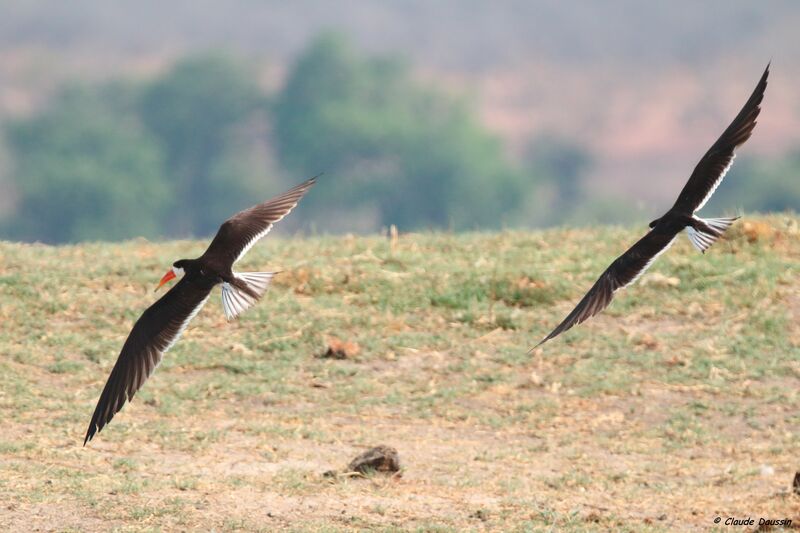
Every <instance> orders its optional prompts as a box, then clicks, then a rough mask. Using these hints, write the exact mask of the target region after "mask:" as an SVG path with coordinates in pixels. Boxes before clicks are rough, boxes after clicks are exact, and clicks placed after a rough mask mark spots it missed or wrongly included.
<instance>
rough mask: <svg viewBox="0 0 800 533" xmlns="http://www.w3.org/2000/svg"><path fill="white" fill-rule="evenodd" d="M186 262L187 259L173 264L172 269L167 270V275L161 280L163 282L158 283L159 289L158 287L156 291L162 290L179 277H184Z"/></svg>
mask: <svg viewBox="0 0 800 533" xmlns="http://www.w3.org/2000/svg"><path fill="white" fill-rule="evenodd" d="M185 261H186V260H185V259H180V260H178V261H175V262H174V263H172V268H170V269H169V270H167V273H166V274H164V276H163V277H162V278H161V281H159V282H158V287H156V289H155V290H158V289H160V288H161V287H162V286H163V285H164V284H165V283H167V282H168V281H171V280H173V279H175V278H177V277H179V276H183V274H184V272H185V270H184V264H185Z"/></svg>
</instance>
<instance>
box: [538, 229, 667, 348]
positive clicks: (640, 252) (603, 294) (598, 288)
mask: <svg viewBox="0 0 800 533" xmlns="http://www.w3.org/2000/svg"><path fill="white" fill-rule="evenodd" d="M676 236H677V233H676V232H674V231H671V230H662V229H661V227H660V226H656V227H655V228H654V229H652V230H650V232H649V233H648V234H647V235H645V236H644V237H642V238H641V239H639V241H637V242H636V244H634V245H633V246H631V247H630V248H629V249H628V250H627V251H626V252H625V253H624V254H622V255H621V256H619V257H618V258H617V259H616V260H615V261H614V262H613V263H611V265H610V266H609V267H608V268H607V269H606V271H605V272H603V274H602V275H601V276H600V277H599V278H598V280H597V281H596V282H595V284H594V285H593V286H592V288H591V289H589V292H587V293H586V296H584V297H583V299H582V300H581V301H580V302H579V303H578V305H576V306H575V309H573V310H572V312H571V313H570V314H569V315H567V318H565V319H564V320H563V321H562V322H561V324H559V325H558V326H557V327H556V329H554V330H553V331H552V332H551V333H550V334H549V335H548V336H547V337H545V338H544V339H542V340H541V341H540V342H539V344H537V345H536V346H534V347H533V349H532V350H535V349H536V348H538V347H539V346H541V345H542V344H544V343H545V342H547V341H549V340H550V339H552V338H553V337H556V336H558V335H560V334H561V333H563V332H565V331H567V330H568V329H570V328H571V327H572V326H576V325H578V324H580V323H582V322H584V321H585V320H587V319H589V318H591V317H593V316H594V315H596V314H597V313H599V312H600V311H602V310H603V309H605V308H606V307H608V305H609V304H610V303H611V300H612V299H613V298H614V293H615V292H616V291H617V290H619V289H621V288H623V287H626V286H628V285H630V284H631V283H633V282H634V281H636V280H637V279H638V278H639V276H641V275H642V274H644V272H645V270H647V268H648V267H649V266H650V265H651V264H652V263H653V261H655V260H656V258H657V257H658V256H659V255H661V254H662V253H664V252H665V251H667V249H668V248H669V247H670V245H671V244H672V241H674V240H675V237H676Z"/></svg>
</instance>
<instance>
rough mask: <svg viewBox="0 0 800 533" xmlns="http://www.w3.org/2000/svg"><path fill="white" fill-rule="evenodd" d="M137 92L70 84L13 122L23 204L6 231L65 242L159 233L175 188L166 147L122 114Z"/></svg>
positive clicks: (17, 185)
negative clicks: (165, 165) (166, 167)
mask: <svg viewBox="0 0 800 533" xmlns="http://www.w3.org/2000/svg"><path fill="white" fill-rule="evenodd" d="M132 94H133V93H132V92H131V91H130V89H129V88H128V87H126V86H124V85H121V84H113V85H109V86H106V87H103V88H100V89H95V90H89V89H86V88H81V87H71V88H68V89H66V90H64V91H63V92H62V93H61V94H59V95H58V96H57V97H56V98H55V99H54V100H53V102H52V103H51V105H50V106H49V107H48V108H47V109H45V110H44V111H43V112H42V113H41V114H39V115H37V116H34V117H32V118H30V119H26V120H20V121H17V122H15V123H12V124H10V125H9V127H8V128H7V131H6V134H7V141H8V145H9V148H10V150H11V152H12V153H13V156H14V168H13V172H12V179H13V182H14V186H15V189H16V192H17V194H18V196H19V203H18V205H17V206H16V209H15V212H14V213H12V215H11V216H10V217H9V218H8V219H6V220H5V221H4V224H3V234H5V235H6V236H8V237H9V238H14V239H23V240H30V241H33V240H39V241H44V242H49V243H61V242H72V241H78V240H86V239H123V238H130V237H134V236H138V235H145V236H154V235H157V234H158V233H159V229H160V228H159V227H158V221H159V220H160V218H161V217H162V214H163V209H164V207H165V200H164V199H165V198H166V195H167V192H168V191H167V186H166V185H165V180H164V179H163V175H162V159H161V152H160V151H159V149H158V146H157V144H156V143H154V142H153V140H152V139H151V138H150V137H148V136H147V135H146V133H145V132H143V130H142V128H141V127H140V125H139V124H138V122H137V120H136V118H135V117H134V116H132V115H130V114H125V113H124V112H121V111H120V109H125V108H129V107H130V105H129V104H130V102H131V97H132Z"/></svg>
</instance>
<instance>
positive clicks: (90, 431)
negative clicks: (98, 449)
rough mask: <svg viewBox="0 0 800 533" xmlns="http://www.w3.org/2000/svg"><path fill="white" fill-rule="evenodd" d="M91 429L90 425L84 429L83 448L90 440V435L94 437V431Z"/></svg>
mask: <svg viewBox="0 0 800 533" xmlns="http://www.w3.org/2000/svg"><path fill="white" fill-rule="evenodd" d="M92 429H93V428H92V426H89V429H88V430H86V436H85V437H84V438H83V447H84V448H85V447H86V443H88V442H89V441H90V440H92V437H94V433H95V432H94V431H92Z"/></svg>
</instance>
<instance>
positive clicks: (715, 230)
mask: <svg viewBox="0 0 800 533" xmlns="http://www.w3.org/2000/svg"><path fill="white" fill-rule="evenodd" d="M738 218H739V217H733V218H699V217H695V220H697V221H698V222H699V224H697V226H698V227H697V228H693V227H692V226H686V234H687V235H688V236H689V240H690V241H691V242H692V244H693V245H694V247H695V248H697V249H698V250H699V251H701V252H703V253H706V250H708V249H709V248H711V245H712V244H714V243H715V242H716V241H717V239H719V238H720V237H722V234H723V233H725V230H727V229H728V228H729V227H731V224H733V223H734V221H736V220H738Z"/></svg>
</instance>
